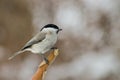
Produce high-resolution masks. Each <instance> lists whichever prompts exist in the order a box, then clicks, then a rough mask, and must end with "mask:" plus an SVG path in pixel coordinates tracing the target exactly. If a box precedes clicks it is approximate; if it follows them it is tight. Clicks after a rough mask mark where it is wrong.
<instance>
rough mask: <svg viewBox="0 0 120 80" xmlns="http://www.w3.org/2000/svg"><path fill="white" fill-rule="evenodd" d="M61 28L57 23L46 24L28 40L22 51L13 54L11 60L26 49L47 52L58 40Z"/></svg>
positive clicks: (36, 52) (33, 51) (37, 52)
mask: <svg viewBox="0 0 120 80" xmlns="http://www.w3.org/2000/svg"><path fill="white" fill-rule="evenodd" d="M61 30H62V29H59V28H58V27H57V26H56V25H53V24H48V25H46V26H44V27H43V28H42V29H41V31H40V32H39V33H38V34H37V35H35V36H34V37H33V38H32V39H31V40H30V41H28V42H27V43H26V44H25V46H24V47H23V48H22V49H21V50H20V51H18V52H16V53H15V54H13V55H12V56H11V57H10V58H9V60H10V59H12V58H13V57H15V56H16V55H18V54H20V53H23V52H24V51H31V52H32V53H34V54H44V53H46V52H47V51H49V50H50V49H51V48H52V47H53V46H54V44H55V43H56V42H57V36H58V32H59V31H61Z"/></svg>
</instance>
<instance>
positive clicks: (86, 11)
mask: <svg viewBox="0 0 120 80" xmlns="http://www.w3.org/2000/svg"><path fill="white" fill-rule="evenodd" d="M48 23H53V24H56V25H58V26H59V27H60V28H62V29H63V31H62V32H61V33H60V34H59V41H58V43H57V47H58V48H59V49H60V55H59V56H58V57H57V59H56V60H55V62H54V63H53V64H52V65H51V66H50V67H49V69H48V72H47V75H46V77H45V80H120V0H0V80H31V78H32V75H33V74H34V73H35V71H36V70H37V68H38V65H39V63H40V62H41V61H42V59H41V57H40V56H38V55H35V54H31V53H30V52H25V53H23V54H21V55H19V56H16V57H15V58H14V59H13V60H11V61H8V57H10V56H11V55H12V54H13V53H14V52H16V51H18V50H19V49H20V48H21V47H22V46H23V45H24V44H25V43H26V42H27V41H28V40H29V39H30V38H31V37H32V36H33V35H35V34H36V33H37V32H39V30H40V29H41V27H43V26H44V25H46V24H48Z"/></svg>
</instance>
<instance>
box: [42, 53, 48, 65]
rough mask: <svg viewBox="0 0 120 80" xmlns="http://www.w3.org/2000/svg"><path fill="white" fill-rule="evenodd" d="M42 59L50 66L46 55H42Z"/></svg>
mask: <svg viewBox="0 0 120 80" xmlns="http://www.w3.org/2000/svg"><path fill="white" fill-rule="evenodd" d="M42 58H43V59H44V60H45V62H46V64H49V61H48V59H47V58H46V56H45V55H44V54H42Z"/></svg>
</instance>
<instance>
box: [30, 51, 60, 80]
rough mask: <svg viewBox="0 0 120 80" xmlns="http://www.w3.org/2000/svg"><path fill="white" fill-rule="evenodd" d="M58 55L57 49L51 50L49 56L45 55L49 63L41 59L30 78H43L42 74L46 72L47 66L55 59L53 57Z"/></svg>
mask: <svg viewBox="0 0 120 80" xmlns="http://www.w3.org/2000/svg"><path fill="white" fill-rule="evenodd" d="M58 55H59V53H58V49H55V50H54V51H52V52H51V53H50V54H49V56H48V57H47V59H48V61H49V64H46V62H45V61H44V60H43V61H42V62H41V63H40V65H39V67H38V70H37V71H36V73H35V74H34V75H33V77H32V80H43V79H44V76H45V74H46V72H47V68H48V67H49V65H50V64H51V63H52V62H53V61H54V60H55V58H56V57H57V56H58Z"/></svg>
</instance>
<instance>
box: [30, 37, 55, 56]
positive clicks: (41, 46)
mask: <svg viewBox="0 0 120 80" xmlns="http://www.w3.org/2000/svg"><path fill="white" fill-rule="evenodd" d="M56 41H57V39H54V40H49V39H48V40H43V41H42V42H40V43H38V44H34V45H33V46H32V49H31V52H32V53H35V54H44V53H46V52H47V51H49V50H50V49H51V48H52V47H53V46H54V44H55V43H56Z"/></svg>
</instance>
